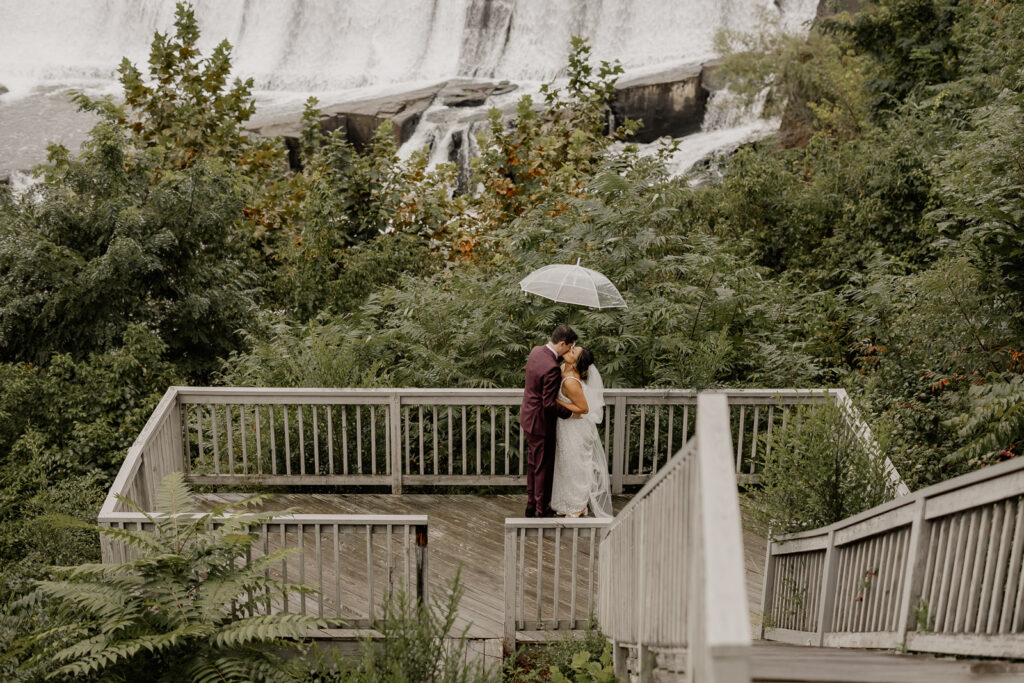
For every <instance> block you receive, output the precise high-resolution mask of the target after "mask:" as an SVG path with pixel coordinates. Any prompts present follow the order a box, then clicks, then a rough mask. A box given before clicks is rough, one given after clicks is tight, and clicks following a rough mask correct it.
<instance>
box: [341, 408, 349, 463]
mask: <svg viewBox="0 0 1024 683" xmlns="http://www.w3.org/2000/svg"><path fill="white" fill-rule="evenodd" d="M339 408H341V470H342V472H341V473H342V474H348V406H345V405H343V406H339Z"/></svg>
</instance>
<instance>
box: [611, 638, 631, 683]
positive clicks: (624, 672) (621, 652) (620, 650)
mask: <svg viewBox="0 0 1024 683" xmlns="http://www.w3.org/2000/svg"><path fill="white" fill-rule="evenodd" d="M628 658H629V648H627V647H625V646H623V645H620V644H619V643H618V642H617V641H614V640H613V641H612V669H613V670H614V672H615V680H617V681H628V680H629V665H628V662H627V660H628Z"/></svg>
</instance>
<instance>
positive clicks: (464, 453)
mask: <svg viewBox="0 0 1024 683" xmlns="http://www.w3.org/2000/svg"><path fill="white" fill-rule="evenodd" d="M468 428H469V424H468V423H467V422H466V406H462V474H464V475H465V474H469V470H468V469H467V468H466V465H467V459H468V456H467V453H468V450H467V449H466V432H467V431H468Z"/></svg>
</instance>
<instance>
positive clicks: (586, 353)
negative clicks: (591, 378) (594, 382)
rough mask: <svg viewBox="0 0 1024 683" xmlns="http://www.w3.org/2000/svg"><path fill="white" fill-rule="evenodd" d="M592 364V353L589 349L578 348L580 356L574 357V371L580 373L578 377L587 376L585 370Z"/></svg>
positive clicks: (583, 377)
mask: <svg viewBox="0 0 1024 683" xmlns="http://www.w3.org/2000/svg"><path fill="white" fill-rule="evenodd" d="M593 364H594V354H593V353H591V352H590V349H588V348H583V349H580V357H579V358H577V359H576V372H578V373H580V379H586V378H587V370H588V369H589V368H590V366H591V365H593Z"/></svg>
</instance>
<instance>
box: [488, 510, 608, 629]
mask: <svg viewBox="0 0 1024 683" xmlns="http://www.w3.org/2000/svg"><path fill="white" fill-rule="evenodd" d="M610 523H611V520H609V519H512V518H510V519H506V520H505V579H504V583H505V642H506V643H507V644H508V645H509V646H510V648H511V647H514V645H515V642H516V639H517V634H521V635H523V636H526V637H527V638H528V639H531V640H536V639H538V638H541V637H542V634H551V635H554V636H555V637H557V636H559V635H560V634H561V633H563V632H565V631H567V630H568V631H571V630H580V629H584V628H586V627H587V626H588V625H589V624H591V623H593V621H594V617H595V612H596V609H597V604H596V596H597V585H598V583H597V579H598V577H597V563H598V561H599V558H600V554H599V553H600V548H601V539H602V538H603V536H604V529H605V527H607V526H608V525H609V524H610Z"/></svg>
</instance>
